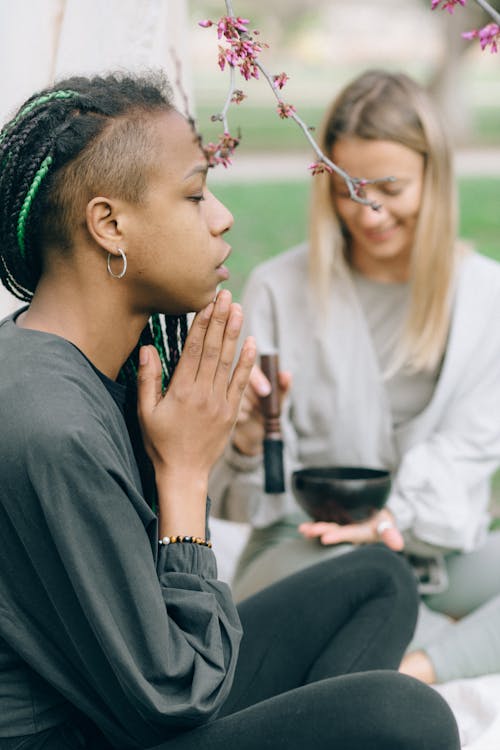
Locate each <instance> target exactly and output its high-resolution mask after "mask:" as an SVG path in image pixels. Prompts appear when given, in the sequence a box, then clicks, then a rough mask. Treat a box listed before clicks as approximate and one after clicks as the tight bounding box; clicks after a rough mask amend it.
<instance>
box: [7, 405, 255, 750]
mask: <svg viewBox="0 0 500 750" xmlns="http://www.w3.org/2000/svg"><path fill="white" fill-rule="evenodd" d="M60 395H61V394H60ZM106 397H107V395H106ZM54 402H55V400H54ZM54 402H53V404H52V406H54ZM37 403H38V401H37ZM61 404H64V395H63V396H62V398H61V397H60V398H59V399H57V402H56V405H55V407H54V408H55V411H54V409H51V408H50V407H49V408H48V409H46V410H45V416H44V413H43V410H40V409H39V408H38V411H37V409H36V408H35V409H34V410H31V409H30V405H29V404H27V406H26V412H27V413H28V412H29V415H30V417H29V420H30V421H29V429H28V420H27V419H25V420H23V419H21V420H19V419H18V417H19V412H18V413H17V414H16V419H17V420H18V421H17V422H16V425H15V427H14V428H13V429H12V430H10V436H11V437H15V439H14V440H13V441H10V442H9V443H8V444H7V443H5V447H6V450H5V453H4V456H3V458H4V465H3V469H2V474H3V476H4V478H6V484H5V485H4V490H5V493H4V497H3V498H2V500H3V507H4V508H6V515H7V516H8V518H9V521H8V529H7V528H4V532H5V533H1V532H0V543H1V544H2V545H3V547H2V552H1V553H0V556H1V559H2V567H3V573H2V577H1V580H0V598H1V600H2V607H1V608H0V623H1V632H2V634H3V636H4V638H5V640H6V641H7V642H8V643H9V644H10V646H11V647H12V648H13V649H14V650H15V651H16V653H18V654H19V655H20V656H21V658H23V659H24V660H25V661H26V662H27V663H28V664H29V665H31V667H32V668H33V669H34V670H35V671H36V672H38V673H39V674H40V675H41V676H42V677H43V678H44V679H45V680H46V681H47V682H48V683H50V684H51V685H52V686H53V687H55V688H56V690H57V691H59V693H61V694H62V695H63V696H64V697H65V698H66V699H67V700H68V701H70V702H71V703H72V704H73V705H75V706H77V707H78V708H79V709H80V710H82V711H83V712H84V713H85V714H87V715H88V716H89V717H90V718H91V719H92V720H93V721H94V722H95V723H96V724H97V725H98V726H99V727H100V728H101V729H102V731H103V732H104V733H105V734H106V736H107V737H108V739H109V740H110V741H111V743H112V744H113V745H114V746H118V747H121V748H132V747H149V746H151V745H154V744H157V743H158V742H160V741H162V740H167V739H169V738H171V737H173V736H174V735H175V734H176V733H177V732H179V731H180V730H181V729H183V728H187V727H194V726H196V725H197V724H200V723H202V722H204V721H206V720H208V719H209V718H211V717H213V716H214V715H215V714H216V713H217V711H218V709H219V708H220V707H221V705H222V704H223V702H224V700H225V698H226V696H227V694H228V692H229V690H230V687H231V683H232V678H233V673H234V669H235V665H236V660H237V654H238V647H239V641H240V637H241V629H240V623H239V618H238V614H237V611H236V608H235V606H234V604H233V602H232V598H231V594H230V591H229V589H228V587H227V586H226V585H225V584H224V583H222V582H220V581H218V580H217V571H216V562H215V557H214V554H213V551H212V550H211V549H208V548H206V547H202V546H199V545H195V544H172V545H169V546H165V547H161V548H160V552H159V553H158V547H157V541H156V538H157V537H156V535H157V528H156V519H155V517H154V515H153V513H152V512H151V510H150V509H149V507H148V506H147V504H146V503H145V501H144V499H143V497H142V495H141V492H140V488H139V487H138V484H137V481H136V478H134V472H133V471H131V466H130V454H129V455H128V456H127V451H126V450H125V448H126V447H127V444H126V436H122V439H123V443H122V444H120V441H119V440H118V439H115V437H114V436H113V429H110V427H109V424H108V423H107V422H106V420H104V419H103V416H102V415H101V414H99V411H98V410H94V412H95V413H94V414H90V415H89V414H80V415H79V417H78V418H76V415H75V419H74V420H73V419H71V420H67V422H66V424H62V422H61V418H60V417H61V415H60V414H57V410H58V409H60V410H62V412H63V413H64V411H65V410H64V407H63V406H61ZM112 406H113V408H114V404H113V405H112ZM66 412H67V410H66ZM56 423H57V424H56ZM10 426H12V425H10ZM21 433H22V434H21ZM2 492H3V490H2V489H1V488H0V494H2ZM7 532H8V533H7ZM9 560H10V561H11V563H10V564H8V562H7V561H9Z"/></svg>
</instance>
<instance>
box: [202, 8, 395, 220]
mask: <svg viewBox="0 0 500 750" xmlns="http://www.w3.org/2000/svg"><path fill="white" fill-rule="evenodd" d="M225 5H226V12H227V15H228V16H229V17H230V18H235V14H234V10H233V5H232V2H231V0H225ZM240 37H241V38H242V39H245V38H248V39H250V35H248V34H245V33H242V32H240ZM254 63H255V65H256V67H257V68H258V70H259V71H260V72H261V73H262V75H263V76H264V78H265V79H266V81H267V83H268V84H269V86H270V88H271V91H272V92H273V94H274V96H275V97H276V100H277V102H278V104H279V105H283V107H285V108H287V107H289V105H286V103H285V102H284V101H283V99H282V98H281V96H280V95H279V94H278V91H277V87H276V85H275V81H274V78H273V76H272V75H271V74H270V73H269V71H268V70H267V69H266V68H265V67H264V65H262V63H261V62H260V61H259V60H257V59H254ZM227 64H228V66H229V89H228V93H227V96H226V100H225V102H224V106H223V107H222V110H221V111H220V112H219V113H218V114H216V115H213V117H212V119H213V120H220V121H221V122H222V123H223V128H224V133H229V125H228V116H227V114H228V110H229V106H230V104H231V102H232V100H233V96H234V93H235V90H236V88H235V72H236V71H235V66H234V65H231V64H230V63H229V62H228V63H227ZM287 119H292V120H294V122H295V123H296V124H297V125H298V126H299V127H300V128H301V130H302V132H303V133H304V135H305V137H306V138H307V140H308V141H309V143H310V145H311V147H312V149H313V150H314V152H315V154H316V156H317V157H318V163H322V164H325V165H326V167H327V169H328V171H333V172H335V173H336V174H338V175H339V176H340V177H341V178H342V179H343V180H344V182H345V183H346V185H347V188H348V190H349V195H350V197H351V198H352V200H354V201H356V202H357V203H361V204H363V205H365V206H371V207H372V208H373V209H375V210H379V209H380V207H381V206H380V204H378V203H376V202H375V201H371V200H369V199H368V198H364V197H362V195H360V190H361V189H362V188H363V187H364V186H365V185H369V184H376V183H381V182H393V181H394V179H395V178H394V177H381V178H378V179H373V180H367V179H362V178H358V177H351V175H350V174H348V173H347V172H346V171H345V170H343V169H342V168H341V167H339V166H338V165H337V164H335V162H333V161H332V160H331V159H330V158H329V157H328V156H326V154H324V153H323V151H322V150H321V148H320V147H319V145H318V143H317V142H316V140H315V139H314V138H313V136H312V135H311V129H310V127H309V126H308V125H307V124H306V123H305V122H304V121H303V120H302V118H301V117H300V116H299V115H298V114H297V112H296V111H295V109H291V108H290V109H288V112H287Z"/></svg>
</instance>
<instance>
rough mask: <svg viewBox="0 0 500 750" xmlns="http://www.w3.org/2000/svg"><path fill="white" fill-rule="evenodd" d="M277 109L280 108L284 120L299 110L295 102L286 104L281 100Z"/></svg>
mask: <svg viewBox="0 0 500 750" xmlns="http://www.w3.org/2000/svg"><path fill="white" fill-rule="evenodd" d="M276 109H277V110H278V114H279V116H280V117H281V119H282V120H286V118H287V117H290V116H291V115H292V114H293V113H294V112H296V111H297V110H296V109H295V107H294V106H293V104H285V102H279V103H278V106H277V107H276Z"/></svg>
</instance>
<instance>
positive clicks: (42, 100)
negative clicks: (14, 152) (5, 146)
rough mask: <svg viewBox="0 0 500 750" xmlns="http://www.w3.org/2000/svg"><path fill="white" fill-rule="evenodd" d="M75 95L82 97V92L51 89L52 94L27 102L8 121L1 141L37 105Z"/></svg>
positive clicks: (0, 136)
mask: <svg viewBox="0 0 500 750" xmlns="http://www.w3.org/2000/svg"><path fill="white" fill-rule="evenodd" d="M75 97H80V94H79V93H78V92H77V91H71V90H68V91H51V93H50V94H43V96H39V97H38V99H33V101H32V102H30V103H29V104H27V105H26V106H25V107H23V109H22V110H21V111H20V112H19V113H18V114H17V115H16V116H15V117H14V119H13V120H11V121H10V122H8V123H7V125H6V126H5V128H4V130H3V132H2V133H1V134H0V143H2V141H3V140H4V138H5V137H6V135H7V133H8V131H9V130H11V129H12V128H13V127H15V126H16V125H17V123H18V122H19V120H22V118H23V117H24V116H25V115H27V114H28V113H29V112H31V110H32V109H35V108H36V107H40V106H41V105H42V104H46V103H47V102H50V101H52V100H53V99H74V98H75Z"/></svg>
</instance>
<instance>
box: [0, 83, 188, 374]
mask: <svg viewBox="0 0 500 750" xmlns="http://www.w3.org/2000/svg"><path fill="white" fill-rule="evenodd" d="M172 108H173V105H172V99H171V92H170V88H169V86H168V83H167V81H166V80H165V78H164V77H163V76H161V75H160V74H151V75H148V76H137V77H135V76H130V75H107V76H96V77H93V78H84V77H72V78H68V79H66V80H63V81H59V82H58V83H57V85H55V86H53V87H51V88H47V89H44V90H43V91H40V92H38V93H36V94H34V95H33V96H32V97H31V98H30V99H28V101H27V102H25V104H23V105H22V107H21V108H20V109H19V111H18V112H17V114H16V115H15V116H14V117H13V119H12V120H11V121H10V122H8V123H7V124H6V125H5V126H4V128H3V130H2V131H1V133H0V279H1V281H2V283H3V284H4V286H5V287H7V289H8V290H9V291H10V292H12V294H14V295H15V296H16V297H18V298H19V299H21V300H25V301H28V302H29V301H30V300H31V298H32V296H33V293H34V291H35V289H36V286H37V284H38V281H39V279H40V275H41V272H42V263H43V253H42V250H43V248H44V247H47V246H48V245H50V244H56V245H57V247H59V248H61V250H62V251H65V252H71V245H72V236H73V230H74V227H75V226H76V225H77V222H79V221H81V216H82V215H83V210H84V207H85V205H86V203H87V202H88V200H90V198H92V196H93V195H95V190H96V189H97V190H99V191H102V190H106V189H107V190H110V191H112V192H113V193H114V194H115V195H119V196H120V197H121V198H124V199H125V200H128V201H131V202H136V201H138V200H140V198H141V196H142V194H143V192H144V190H145V189H146V184H145V174H147V170H146V169H145V166H147V163H148V161H150V162H152V161H153V160H154V158H155V153H154V147H153V145H152V139H151V137H150V128H151V121H152V118H151V114H155V113H157V112H161V111H169V110H171V109H172ZM186 334H187V323H186V318H185V316H170V315H169V316H161V315H153V316H152V318H151V319H150V321H149V323H148V325H147V326H146V328H145V329H144V331H143V333H142V335H141V337H140V340H139V342H138V343H137V346H136V348H135V350H134V351H133V352H132V354H131V356H130V357H129V359H128V360H127V362H126V363H125V364H124V366H123V368H122V370H121V373H120V380H121V381H122V382H125V383H127V384H130V385H131V386H133V387H134V386H135V379H136V374H137V359H138V351H139V347H140V346H141V345H143V344H154V345H155V346H156V348H157V349H158V352H159V354H160V358H161V361H162V366H163V371H164V383H165V384H166V382H168V379H169V378H170V377H171V375H172V373H173V370H174V368H175V365H176V364H177V361H178V359H179V356H180V351H181V349H182V345H183V343H184V340H185V338H186Z"/></svg>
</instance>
